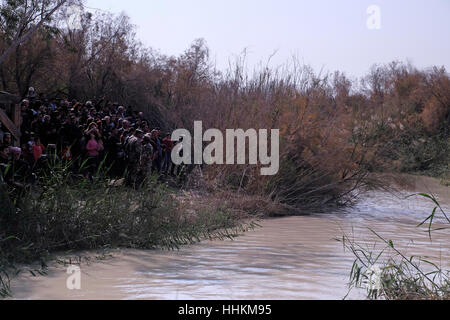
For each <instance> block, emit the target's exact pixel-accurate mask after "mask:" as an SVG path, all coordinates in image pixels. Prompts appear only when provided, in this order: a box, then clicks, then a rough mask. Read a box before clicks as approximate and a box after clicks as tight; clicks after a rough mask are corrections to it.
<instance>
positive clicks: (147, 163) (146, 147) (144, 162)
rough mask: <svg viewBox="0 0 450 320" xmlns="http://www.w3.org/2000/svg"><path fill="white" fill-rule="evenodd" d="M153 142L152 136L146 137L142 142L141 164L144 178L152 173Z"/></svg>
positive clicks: (147, 135)
mask: <svg viewBox="0 0 450 320" xmlns="http://www.w3.org/2000/svg"><path fill="white" fill-rule="evenodd" d="M151 141H152V136H151V135H150V134H146V135H144V139H143V141H142V154H141V162H140V168H141V173H142V175H143V176H144V178H145V177H147V176H149V175H150V174H151V171H152V159H153V153H154V149H153V146H152V143H151Z"/></svg>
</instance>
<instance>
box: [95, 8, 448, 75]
mask: <svg viewBox="0 0 450 320" xmlns="http://www.w3.org/2000/svg"><path fill="white" fill-rule="evenodd" d="M86 1H87V2H86V6H87V7H91V8H99V9H102V10H107V11H112V12H115V13H120V12H125V13H127V14H128V15H129V16H130V17H131V20H132V22H133V23H134V24H135V25H136V26H137V31H138V37H139V39H140V40H141V41H142V42H143V43H144V44H145V45H147V46H150V47H153V48H155V49H159V50H160V51H161V52H162V53H165V54H170V55H178V54H180V53H182V52H183V51H184V50H186V48H187V47H188V46H189V45H190V43H192V41H193V40H194V39H197V38H204V39H205V40H206V42H207V43H208V45H209V47H210V49H211V55H212V58H213V59H214V60H215V61H216V63H217V66H218V67H219V68H220V69H223V68H225V67H226V66H227V65H228V60H229V58H230V57H232V56H233V55H236V54H239V53H241V52H242V51H243V50H244V49H245V48H247V52H248V59H249V63H250V66H252V65H253V64H256V63H257V62H259V61H266V60H267V59H268V57H269V56H270V55H271V54H272V53H273V52H274V51H275V50H276V51H277V54H276V55H275V56H274V58H273V59H272V60H271V65H272V66H277V65H280V64H282V63H283V62H285V61H286V60H288V59H289V58H290V57H292V56H293V55H295V56H297V57H299V58H300V59H301V60H302V61H303V62H304V63H307V64H310V65H311V66H313V67H314V69H316V71H318V70H320V69H322V68H323V69H325V70H330V71H333V70H341V71H345V72H346V73H347V74H348V75H349V76H361V75H363V74H365V73H366V72H367V71H368V70H369V69H370V66H371V65H373V64H375V63H386V62H390V61H392V60H403V61H406V60H409V61H411V62H412V63H413V64H414V65H416V66H418V67H428V66H432V65H438V66H445V67H446V68H447V70H450V0H428V1H425V0H384V1H383V0H370V1H367V0H339V1H336V0H314V1H312V0H309V1H306V0H127V1H124V0H86ZM371 5H377V6H378V7H379V8H380V12H381V29H379V30H377V29H375V30H371V29H369V28H368V26H367V20H368V19H369V18H370V17H369V14H367V9H368V8H369V7H370V6H371ZM371 21H374V20H371ZM375 21H376V20H375Z"/></svg>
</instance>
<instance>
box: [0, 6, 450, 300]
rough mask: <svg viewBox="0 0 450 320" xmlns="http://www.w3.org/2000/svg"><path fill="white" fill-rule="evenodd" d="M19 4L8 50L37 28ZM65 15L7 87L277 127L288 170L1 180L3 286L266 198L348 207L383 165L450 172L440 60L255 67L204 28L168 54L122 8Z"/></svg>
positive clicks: (447, 83) (1, 42)
mask: <svg viewBox="0 0 450 320" xmlns="http://www.w3.org/2000/svg"><path fill="white" fill-rule="evenodd" d="M51 3H52V1H47V2H45V4H44V5H50V4H51ZM23 5H24V4H23V2H22V1H6V2H5V3H4V4H2V7H1V12H0V19H1V20H2V23H1V24H0V34H1V37H0V50H1V51H2V52H3V51H5V50H7V48H8V47H9V46H10V45H11V43H13V41H14V38H15V37H16V35H17V34H24V33H26V32H27V31H29V30H30V29H31V28H33V26H34V25H33V21H32V20H31V21H25V22H24V21H23V17H22V13H23V10H24V8H23ZM63 22H64V14H61V16H59V15H55V16H53V17H51V18H49V19H47V20H46V21H45V23H44V24H43V26H42V27H41V28H39V30H38V31H37V32H35V33H33V34H32V36H31V38H30V39H29V40H28V41H27V42H25V43H23V44H22V45H21V46H19V47H17V49H16V50H14V52H13V53H12V54H10V55H9V56H8V58H7V59H6V60H5V62H4V63H1V65H0V80H1V81H0V88H1V89H2V90H5V91H10V92H13V93H16V94H18V95H20V96H25V95H26V93H27V90H28V88H29V87H30V86H31V85H33V86H34V87H35V88H36V89H37V91H38V92H45V93H46V94H45V97H44V98H48V99H57V98H65V99H77V100H79V101H87V100H88V99H89V98H91V97H97V98H98V99H106V98H107V99H109V100H110V101H117V102H118V103H119V104H122V105H128V106H133V108H134V110H141V111H143V112H145V113H146V115H147V116H148V118H149V119H150V121H151V125H152V126H155V127H161V128H163V129H164V130H167V131H169V130H173V129H176V128H186V129H188V130H190V131H192V130H193V124H194V121H203V124H204V126H205V127H206V128H217V129H220V130H222V131H224V130H225V129H227V128H234V129H235V128H242V129H244V130H247V129H250V128H252V129H256V130H258V129H271V128H277V129H280V134H281V146H280V172H279V174H278V175H276V176H274V177H264V176H261V175H260V174H259V172H260V169H261V168H259V167H258V166H239V165H236V166H225V167H224V166H204V167H201V168H199V167H190V168H187V169H188V170H187V177H186V181H185V184H184V185H183V187H182V188H181V190H183V191H186V190H187V191H188V192H191V191H192V190H195V192H201V196H200V197H194V196H193V195H192V194H190V193H188V195H187V196H185V197H179V194H180V192H181V191H180V190H179V189H178V188H177V189H172V188H168V187H167V185H164V184H161V183H158V182H157V180H155V179H150V180H148V181H147V182H146V183H145V184H144V185H143V186H142V188H141V189H138V190H131V189H127V188H126V187H124V186H121V185H116V186H114V185H110V183H111V181H110V180H109V179H108V178H107V177H106V176H103V175H101V174H99V175H98V177H99V178H98V179H97V180H95V181H94V182H86V181H85V180H83V179H82V178H77V177H76V176H73V175H69V174H67V172H66V171H65V170H66V169H65V167H64V165H62V164H60V165H57V166H56V167H55V168H53V170H51V171H50V173H49V175H48V176H46V177H45V178H42V179H41V181H40V183H39V184H38V186H37V187H34V188H32V187H30V188H25V189H24V190H17V189H15V188H11V187H9V186H4V185H2V186H1V190H0V197H2V198H1V204H2V206H1V208H0V250H1V251H0V275H1V283H2V284H3V290H2V293H3V294H7V293H8V277H9V275H11V274H13V273H14V271H13V270H14V268H15V266H17V265H18V264H21V263H27V262H29V261H32V260H39V259H42V260H43V262H45V258H46V257H48V256H49V255H50V254H51V253H52V252H56V251H64V250H82V249H94V248H102V247H131V248H146V249H149V248H155V247H168V248H173V247H176V246H178V245H181V244H186V243H191V242H192V241H197V240H201V239H204V238H209V237H213V236H224V235H225V236H227V235H231V234H232V232H231V233H230V231H228V232H227V231H223V230H230V229H232V230H235V228H236V227H238V228H239V229H240V227H242V228H243V229H246V226H242V225H241V222H242V221H243V220H242V217H245V218H246V217H248V214H249V213H250V214H252V215H254V214H260V213H261V212H262V209H264V208H267V209H268V210H267V211H268V212H266V215H273V216H277V215H286V214H304V213H308V214H310V213H313V212H318V211H322V212H323V211H326V210H327V208H329V207H340V206H346V205H351V204H352V203H354V201H356V200H357V198H358V195H359V193H360V192H364V191H365V190H369V189H373V188H379V187H384V185H383V183H382V181H380V180H379V179H376V178H375V175H373V174H372V173H377V172H391V173H396V172H408V173H417V174H427V175H431V176H435V177H439V178H440V179H441V180H442V182H443V184H448V183H449V176H448V174H449V172H450V170H449V159H450V152H449V151H450V131H449V130H450V76H449V74H448V72H447V71H446V70H445V69H444V68H441V67H431V68H429V69H425V70H419V69H417V68H415V67H414V66H412V65H410V64H404V63H401V62H392V63H390V64H386V65H375V66H374V67H373V68H372V69H371V70H370V72H369V73H368V74H367V76H366V77H363V78H362V79H350V78H349V77H347V76H346V75H345V74H344V73H342V72H334V73H321V74H317V73H315V72H314V71H313V70H312V69H311V68H310V67H308V66H304V65H301V64H300V63H299V62H298V61H297V60H295V59H294V60H292V61H290V62H289V63H286V64H285V65H283V66H279V67H269V62H267V64H262V65H261V66H260V67H259V68H257V69H255V70H254V71H253V73H252V72H250V71H249V70H247V68H246V67H245V65H246V63H245V53H243V54H242V55H241V56H239V57H237V58H236V60H235V62H233V63H231V66H230V68H229V69H228V70H226V71H218V70H217V69H216V68H215V67H214V64H213V63H212V60H211V59H210V57H209V49H208V47H207V45H206V43H205V41H204V40H201V39H200V40H196V41H194V43H193V44H192V46H191V47H189V48H188V49H187V50H186V51H185V53H184V54H182V55H180V56H179V57H173V56H166V55H164V54H161V53H159V52H157V51H155V50H152V49H150V48H145V47H143V45H142V44H141V43H140V42H139V41H138V40H137V39H136V36H135V30H134V27H133V25H132V24H131V22H130V21H129V19H128V17H126V16H125V15H119V16H114V15H112V14H108V13H101V14H92V13H90V12H82V16H81V21H80V26H79V27H78V28H77V29H71V26H70V25H65V24H64V23H63ZM195 199H197V200H198V199H201V201H200V200H198V201H200V202H201V203H200V204H198V202H197V201H195ZM205 199H208V200H211V201H205ZM225 199H226V200H225ZM191 202H193V207H191V208H189V205H191ZM212 204H214V205H212ZM216 204H218V206H216ZM196 205H199V206H198V207H196ZM245 221H246V220H245ZM247 226H248V225H247ZM219 230H220V231H219Z"/></svg>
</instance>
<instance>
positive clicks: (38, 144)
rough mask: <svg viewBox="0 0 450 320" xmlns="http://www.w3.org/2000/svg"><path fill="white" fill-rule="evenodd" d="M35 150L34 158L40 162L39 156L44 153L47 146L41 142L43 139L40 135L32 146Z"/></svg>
mask: <svg viewBox="0 0 450 320" xmlns="http://www.w3.org/2000/svg"><path fill="white" fill-rule="evenodd" d="M31 149H32V151H33V159H34V162H35V163H36V162H38V160H39V158H40V157H41V156H42V155H43V154H44V151H45V147H44V145H42V143H41V139H39V137H35V138H34V143H33V146H32V147H31Z"/></svg>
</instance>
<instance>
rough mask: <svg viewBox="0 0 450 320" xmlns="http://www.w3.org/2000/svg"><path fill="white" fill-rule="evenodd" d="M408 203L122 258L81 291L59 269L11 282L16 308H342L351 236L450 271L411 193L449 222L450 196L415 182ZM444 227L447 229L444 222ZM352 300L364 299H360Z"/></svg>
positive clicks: (391, 202) (273, 224)
mask: <svg viewBox="0 0 450 320" xmlns="http://www.w3.org/2000/svg"><path fill="white" fill-rule="evenodd" d="M411 179H413V180H412V181H413V182H412V186H411V187H408V188H407V190H405V191H403V192H402V194H401V196H400V197H399V195H398V194H397V195H393V194H391V193H387V192H379V191H377V192H371V193H370V194H368V195H366V196H365V197H364V198H363V199H362V200H361V201H360V202H359V203H358V204H357V205H356V206H355V207H354V208H351V209H348V210H347V211H346V212H335V213H333V212H332V213H328V214H326V215H314V216H302V217H289V218H280V219H270V220H264V221H262V222H260V225H261V228H257V229H256V230H254V231H251V232H248V233H247V234H245V235H243V236H241V237H239V238H237V239H236V240H235V241H207V242H203V243H200V244H197V245H192V246H189V247H184V248H182V249H181V250H180V251H176V252H167V251H140V250H124V251H118V252H115V254H114V257H113V258H110V259H107V260H105V261H102V262H100V261H97V262H93V263H91V264H89V265H82V266H81V290H68V289H67V285H66V281H67V278H68V277H69V275H68V274H67V273H66V269H65V268H64V267H62V266H59V265H54V266H52V267H50V269H49V272H48V275H47V276H39V277H32V276H31V275H29V274H22V275H21V276H19V277H18V278H17V279H14V280H13V281H12V291H13V295H14V299H51V300H53V299H81V300H84V299H94V300H96V299H102V300H103V299H106V300H110V299H113V300H116V299H189V300H190V299H193V300H195V299H226V300H228V299H233V300H237V299H250V300H252V299H275V300H276V299H287V300H290V299H295V300H300V299H333V300H334V299H343V298H344V297H345V296H346V294H347V293H348V287H347V283H348V280H349V272H350V269H351V267H352V264H353V261H354V258H353V256H352V255H350V254H349V253H348V252H345V251H344V250H343V247H342V244H340V243H338V242H337V241H336V240H335V238H336V237H342V235H343V233H344V232H345V233H347V234H348V235H352V236H353V237H354V238H355V239H357V240H358V241H361V243H366V244H367V245H368V246H373V245H376V243H378V245H376V248H380V249H381V248H382V247H383V246H381V243H380V241H379V240H378V241H377V239H376V237H375V236H374V235H372V234H371V233H370V232H369V230H368V228H372V229H373V230H375V231H377V232H379V233H380V235H382V236H384V237H386V238H387V239H391V240H393V241H394V243H395V244H396V247H397V248H400V249H401V250H402V251H403V252H405V253H406V254H408V255H421V256H425V257H427V258H428V259H431V260H432V261H433V262H436V263H438V264H440V265H442V266H443V267H450V232H448V230H447V231H438V232H436V233H434V235H433V242H432V243H430V240H429V237H428V234H427V233H426V232H424V231H425V230H424V229H423V228H422V229H418V228H417V224H418V222H421V221H422V220H424V219H425V218H426V217H427V216H428V215H429V214H430V213H431V211H432V209H433V204H432V203H431V202H430V201H428V200H425V199H422V198H411V199H408V200H404V199H403V198H402V197H403V196H405V195H408V194H411V193H412V192H433V193H434V194H436V195H437V196H438V198H439V200H440V201H441V203H442V205H443V206H444V208H445V209H446V210H447V212H450V210H449V209H450V188H446V187H443V186H440V185H439V183H438V182H437V181H436V180H434V179H430V178H419V177H417V178H411ZM436 222H437V223H440V222H443V220H440V221H439V220H437V221H436ZM349 298H350V299H363V298H365V291H364V290H354V291H352V292H351V293H350V295H349Z"/></svg>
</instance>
